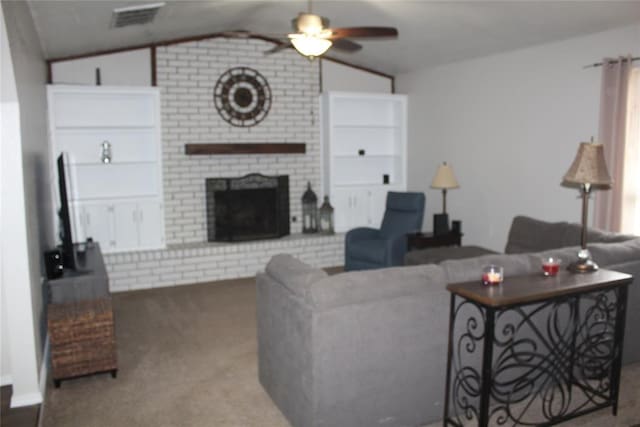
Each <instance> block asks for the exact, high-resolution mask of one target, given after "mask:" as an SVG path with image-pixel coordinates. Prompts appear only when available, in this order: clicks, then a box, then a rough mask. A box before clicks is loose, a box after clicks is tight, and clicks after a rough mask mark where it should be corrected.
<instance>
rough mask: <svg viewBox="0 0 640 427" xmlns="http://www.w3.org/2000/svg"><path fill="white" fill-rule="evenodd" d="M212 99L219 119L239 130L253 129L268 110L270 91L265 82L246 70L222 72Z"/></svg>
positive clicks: (261, 76)
mask: <svg viewBox="0 0 640 427" xmlns="http://www.w3.org/2000/svg"><path fill="white" fill-rule="evenodd" d="M213 100H214V102H215V105H216V109H217V110H218V113H219V114H220V116H221V117H222V118H223V119H224V120H225V121H226V122H228V123H229V124H231V125H233V126H238V127H249V126H255V125H257V124H258V123H260V122H261V121H262V120H264V118H265V117H267V114H269V109H270V108H271V89H270V88H269V83H267V79H265V78H264V76H263V75H262V74H260V73H259V72H257V71H256V70H254V69H252V68H249V67H235V68H230V69H229V70H227V71H225V72H224V73H223V74H222V75H221V76H220V78H219V79H218V82H217V83H216V87H215V88H214V90H213Z"/></svg>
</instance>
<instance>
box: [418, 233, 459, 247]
mask: <svg viewBox="0 0 640 427" xmlns="http://www.w3.org/2000/svg"><path fill="white" fill-rule="evenodd" d="M461 243H462V233H459V232H457V233H456V232H454V231H450V232H449V233H446V234H434V233H410V234H408V235H407V245H408V249H409V250H412V249H424V248H435V247H439V246H454V245H455V246H460V245H461Z"/></svg>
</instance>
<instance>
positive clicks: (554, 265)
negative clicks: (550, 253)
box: [541, 257, 562, 277]
mask: <svg viewBox="0 0 640 427" xmlns="http://www.w3.org/2000/svg"><path fill="white" fill-rule="evenodd" d="M541 261H542V274H544V275H545V277H550V276H555V275H556V274H558V271H560V264H562V260H561V259H560V258H556V257H544V258H542V260H541Z"/></svg>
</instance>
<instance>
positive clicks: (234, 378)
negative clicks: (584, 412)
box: [43, 279, 640, 427]
mask: <svg viewBox="0 0 640 427" xmlns="http://www.w3.org/2000/svg"><path fill="white" fill-rule="evenodd" d="M114 309H115V315H116V333H117V340H118V359H119V368H120V370H119V373H118V378H117V379H112V378H111V377H110V376H109V374H102V375H95V376H91V377H86V378H80V379H76V380H71V381H63V383H62V387H61V388H60V389H55V388H54V387H53V386H52V385H49V386H48V390H47V395H46V401H45V406H44V409H43V416H44V418H43V425H44V426H45V427H57V426H80V427H93V426H189V427H199V426H215V427H227V426H233V427H253V426H255V427H270V426H272V427H287V426H288V425H289V424H288V423H287V421H286V420H285V418H284V417H283V416H282V414H280V412H279V411H278V409H277V408H276V407H275V406H274V405H273V403H272V402H271V400H270V399H269V397H268V396H267V394H266V393H265V392H264V391H263V390H262V387H261V386H260V384H259V383H258V379H257V367H256V337H255V334H256V325H255V285H254V280H253V279H241V280H233V281H224V282H217V283H211V284H203V285H194V286H183V287H177V288H167V289H159V290H151V291H140V292H131V293H125V294H116V295H114ZM629 326H632V325H629ZM621 394H622V402H621V408H620V412H619V415H618V417H612V416H611V415H610V414H611V411H610V410H609V409H605V410H602V411H599V412H597V413H595V414H592V415H588V416H585V417H582V418H580V419H578V420H575V421H572V422H568V423H566V424H564V425H566V426H581V427H587V426H588V427H596V426H607V427H614V426H620V427H623V426H624V427H629V426H631V425H633V424H636V423H640V364H636V365H634V366H630V367H627V368H625V369H624V370H623V384H622V393H621ZM439 425H441V424H440V423H435V424H433V426H434V427H435V426H439ZM332 427H349V426H332Z"/></svg>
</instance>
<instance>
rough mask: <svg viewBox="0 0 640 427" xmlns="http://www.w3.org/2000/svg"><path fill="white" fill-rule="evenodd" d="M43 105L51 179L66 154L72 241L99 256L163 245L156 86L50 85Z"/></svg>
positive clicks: (158, 97)
mask: <svg viewBox="0 0 640 427" xmlns="http://www.w3.org/2000/svg"><path fill="white" fill-rule="evenodd" d="M48 106H49V128H50V137H51V142H52V144H51V148H52V153H51V154H52V156H51V159H52V174H53V177H52V183H55V184H57V176H56V174H57V168H56V165H55V161H56V159H57V157H58V155H59V154H60V153H65V163H66V167H67V169H68V171H67V176H68V178H69V181H70V182H68V183H67V186H68V187H69V192H70V194H69V196H68V197H69V203H70V209H71V222H72V233H73V240H74V241H78V242H79V241H85V240H86V239H87V238H88V237H91V238H92V239H93V240H94V241H97V242H100V247H101V249H102V251H103V252H105V253H109V252H119V251H131V250H142V249H155V248H162V247H164V245H165V227H164V212H163V199H162V162H161V160H162V151H161V139H160V95H159V91H158V89H157V88H150V87H106V86H67V85H50V86H48ZM105 157H108V159H107V158H105ZM107 160H108V161H107ZM52 191H53V192H54V200H56V202H57V203H59V197H58V188H57V185H53V189H52ZM54 221H56V227H57V221H58V219H57V217H56V218H54Z"/></svg>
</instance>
